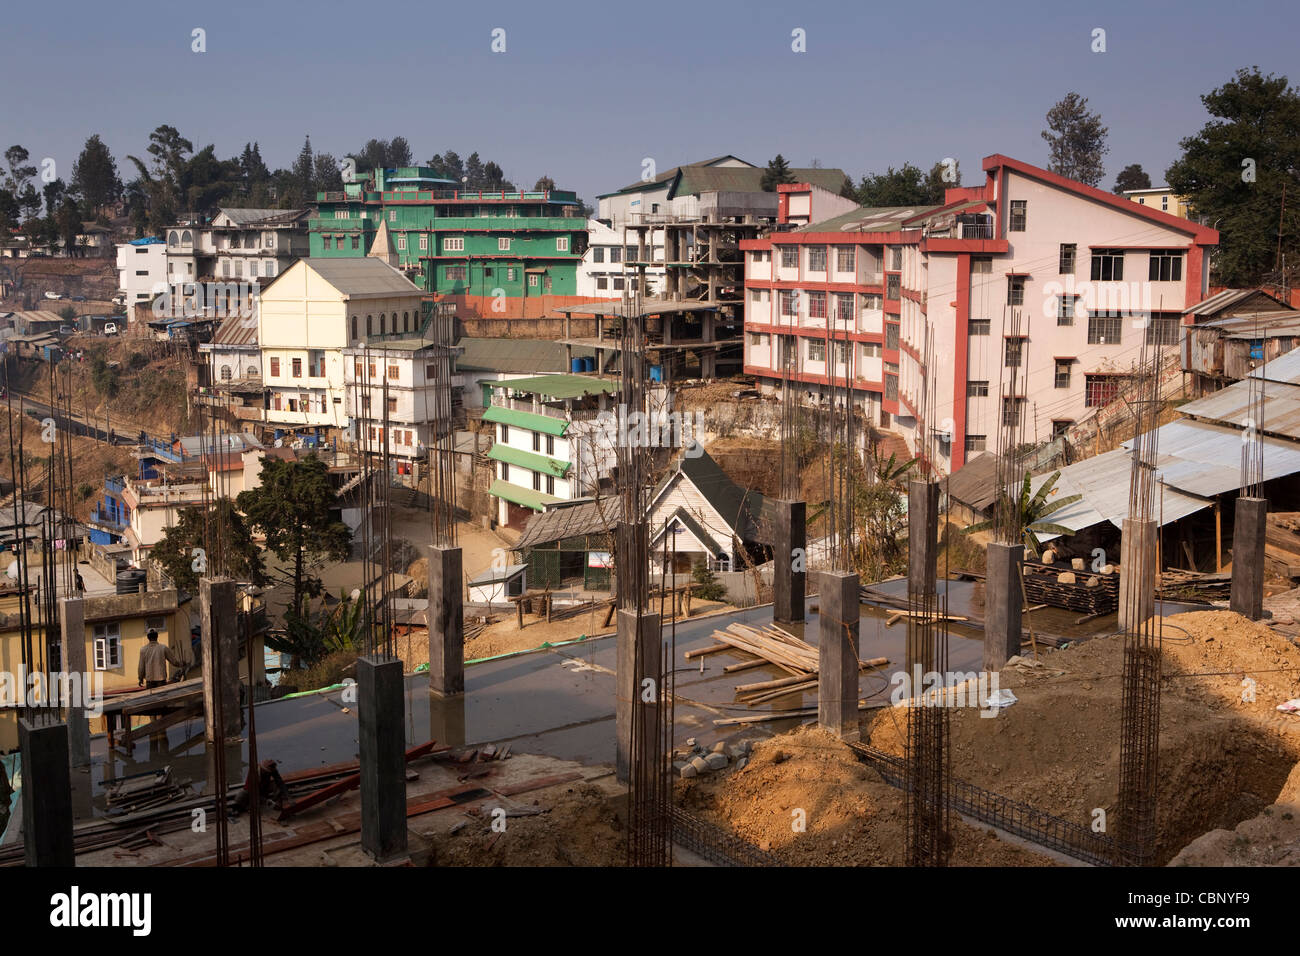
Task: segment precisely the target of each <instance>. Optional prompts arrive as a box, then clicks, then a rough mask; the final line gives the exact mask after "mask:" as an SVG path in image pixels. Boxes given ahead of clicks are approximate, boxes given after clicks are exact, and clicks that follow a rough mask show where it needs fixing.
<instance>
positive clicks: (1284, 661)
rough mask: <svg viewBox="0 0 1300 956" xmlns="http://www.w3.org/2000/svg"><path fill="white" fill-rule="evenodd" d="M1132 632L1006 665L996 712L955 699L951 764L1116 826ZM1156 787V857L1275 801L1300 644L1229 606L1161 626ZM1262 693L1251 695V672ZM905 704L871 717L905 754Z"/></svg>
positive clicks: (960, 772) (1291, 741) (876, 734)
mask: <svg viewBox="0 0 1300 956" xmlns="http://www.w3.org/2000/svg"><path fill="white" fill-rule="evenodd" d="M1122 652H1123V641H1122V638H1121V637H1119V636H1114V637H1105V638H1096V639H1093V640H1090V641H1088V642H1086V643H1084V644H1080V645H1075V646H1073V647H1070V648H1067V649H1065V650H1062V651H1055V652H1043V653H1042V654H1041V657H1040V661H1039V664H1040V666H1038V667H1034V666H1031V665H1029V664H1024V665H1020V666H1008V667H1006V668H1004V669H1003V671H1002V672H1001V675H1000V681H1001V687H1003V688H1010V689H1011V690H1012V691H1013V692H1014V693H1015V695H1016V697H1017V698H1019V702H1018V703H1016V704H1014V705H1013V706H1011V707H1009V708H1007V709H1006V710H1004V711H1002V712H1001V713H999V714H998V715H997V716H996V717H994V718H992V719H986V718H983V717H981V716H980V712H979V711H978V710H974V709H970V708H959V709H956V710H954V711H953V713H952V720H951V745H952V772H953V774H954V775H955V776H957V777H960V778H962V779H964V780H967V781H969V782H971V783H975V784H978V785H980V786H983V787H987V788H988V789H990V790H994V791H997V792H998V793H1002V794H1005V795H1007V796H1010V797H1013V798H1015V799H1017V800H1021V801H1024V802H1026V803H1029V804H1031V805H1033V806H1035V807H1037V808H1040V809H1042V810H1045V811H1047V812H1050V813H1054V814H1056V815H1058V816H1062V817H1065V818H1066V819H1068V820H1072V821H1075V822H1077V823H1080V824H1083V825H1090V824H1091V823H1092V821H1093V819H1094V813H1093V811H1094V809H1095V808H1102V809H1104V810H1105V811H1106V814H1107V819H1108V823H1109V827H1108V829H1110V830H1111V832H1114V824H1115V820H1114V813H1115V808H1116V803H1117V793H1118V781H1119V754H1120V736H1119V734H1120V700H1121V689H1122V688H1121V675H1122V670H1123V659H1122ZM1163 676H1164V680H1163V685H1162V691H1161V712H1160V750H1159V780H1160V789H1159V792H1158V795H1157V803H1156V807H1157V829H1158V833H1159V836H1158V841H1157V847H1156V855H1157V860H1159V861H1160V862H1165V861H1168V860H1170V859H1171V858H1173V857H1174V856H1175V855H1176V854H1177V853H1178V851H1179V850H1180V849H1182V848H1183V847H1184V846H1186V845H1187V844H1188V843H1189V842H1191V841H1192V840H1194V839H1196V838H1197V837H1199V836H1200V835H1201V834H1203V833H1206V831H1209V830H1213V829H1217V828H1223V829H1231V828H1233V827H1235V826H1236V825H1237V824H1238V823H1240V822H1241V821H1243V820H1246V819H1249V818H1251V817H1254V816H1256V815H1257V814H1259V813H1260V812H1261V810H1263V809H1264V808H1265V807H1267V806H1268V805H1269V804H1270V803H1272V802H1273V801H1274V799H1275V798H1276V797H1277V795H1278V793H1279V792H1280V791H1281V790H1282V788H1283V784H1284V783H1285V782H1286V780H1287V777H1288V775H1289V774H1291V772H1292V770H1293V768H1294V767H1295V764H1296V760H1297V758H1298V757H1300V718H1295V717H1289V716H1285V715H1283V714H1281V713H1279V712H1278V711H1277V710H1276V709H1275V708H1276V705H1277V704H1279V703H1281V702H1283V701H1285V700H1288V699H1290V698H1292V697H1295V696H1297V689H1298V685H1297V681H1298V680H1300V649H1297V648H1296V647H1295V646H1294V645H1292V644H1291V643H1290V642H1289V641H1287V640H1286V639H1285V638H1283V637H1281V636H1279V635H1278V634H1276V633H1274V632H1273V631H1272V630H1271V629H1270V628H1268V627H1267V626H1265V625H1263V624H1258V623H1254V622H1251V621H1249V620H1247V619H1245V618H1243V617H1241V616H1239V615H1237V614H1233V613H1231V612H1227V611H1210V612H1197V613H1192V614H1180V615H1177V616H1176V617H1172V618H1168V619H1166V620H1165V622H1164V642H1163ZM1246 677H1249V678H1251V680H1253V681H1254V682H1255V683H1254V686H1253V690H1254V697H1255V699H1254V700H1253V701H1243V700H1242V696H1243V690H1245V689H1248V687H1244V686H1243V678H1246ZM904 730H905V725H904V722H903V711H901V710H899V709H897V708H891V709H888V710H885V711H881V712H879V713H878V714H876V715H875V716H874V718H873V719H872V722H871V724H870V728H869V731H868V735H869V738H870V742H871V743H872V744H873V745H874V746H877V747H880V748H881V749H884V750H887V751H889V752H891V753H895V754H901V753H902V752H903V733H904Z"/></svg>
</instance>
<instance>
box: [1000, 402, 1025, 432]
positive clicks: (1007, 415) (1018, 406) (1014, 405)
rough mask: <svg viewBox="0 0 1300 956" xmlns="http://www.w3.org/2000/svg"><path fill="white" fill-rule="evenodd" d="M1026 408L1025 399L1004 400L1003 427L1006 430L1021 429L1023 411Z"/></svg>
mask: <svg viewBox="0 0 1300 956" xmlns="http://www.w3.org/2000/svg"><path fill="white" fill-rule="evenodd" d="M1024 407H1025V399H1023V398H1003V399H1002V425H1003V427H1004V428H1006V427H1010V428H1019V427H1020V419H1021V410H1022V409H1023V408H1024Z"/></svg>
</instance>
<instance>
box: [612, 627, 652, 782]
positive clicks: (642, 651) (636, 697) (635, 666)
mask: <svg viewBox="0 0 1300 956" xmlns="http://www.w3.org/2000/svg"><path fill="white" fill-rule="evenodd" d="M615 639H616V640H617V641H618V646H617V648H616V654H617V658H616V661H615V665H614V666H615V671H616V674H615V677H614V686H615V694H614V732H615V733H616V734H617V735H618V740H617V742H616V745H615V748H614V771H615V773H616V775H617V777H618V779H619V781H621V782H622V783H627V782H628V778H629V770H630V768H631V763H632V712H633V710H634V709H635V708H637V707H641V708H646V711H645V714H644V716H645V717H646V719H645V720H642V721H640V722H639V729H640V731H641V734H640V736H641V745H642V747H643V748H645V747H649V746H651V742H650V738H651V737H652V736H653V735H654V724H655V721H654V713H653V711H652V710H651V708H655V707H658V706H659V704H660V701H661V698H662V694H661V691H662V688H653V689H652V692H651V693H652V698H653V699H652V700H651V701H648V702H647V701H643V700H642V690H643V688H642V685H641V681H642V679H643V678H644V677H645V676H646V675H650V674H656V673H658V671H659V655H660V653H661V647H660V637H659V615H658V614H648V613H643V614H642V615H641V628H640V635H639V638H638V634H637V617H636V612H635V611H626V610H621V611H619V612H618V637H617V638H615Z"/></svg>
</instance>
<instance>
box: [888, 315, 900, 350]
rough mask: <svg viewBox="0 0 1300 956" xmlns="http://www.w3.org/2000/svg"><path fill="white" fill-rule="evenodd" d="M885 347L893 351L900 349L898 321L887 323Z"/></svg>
mask: <svg viewBox="0 0 1300 956" xmlns="http://www.w3.org/2000/svg"><path fill="white" fill-rule="evenodd" d="M885 348H887V349H890V350H891V351H894V352H897V351H898V323H897V322H886V323H885Z"/></svg>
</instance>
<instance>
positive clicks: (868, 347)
mask: <svg viewBox="0 0 1300 956" xmlns="http://www.w3.org/2000/svg"><path fill="white" fill-rule="evenodd" d="M862 357H863V358H880V343H879V342H863V343H862Z"/></svg>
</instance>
